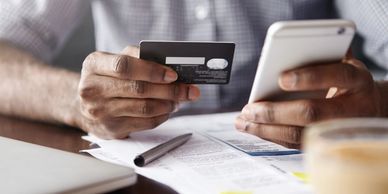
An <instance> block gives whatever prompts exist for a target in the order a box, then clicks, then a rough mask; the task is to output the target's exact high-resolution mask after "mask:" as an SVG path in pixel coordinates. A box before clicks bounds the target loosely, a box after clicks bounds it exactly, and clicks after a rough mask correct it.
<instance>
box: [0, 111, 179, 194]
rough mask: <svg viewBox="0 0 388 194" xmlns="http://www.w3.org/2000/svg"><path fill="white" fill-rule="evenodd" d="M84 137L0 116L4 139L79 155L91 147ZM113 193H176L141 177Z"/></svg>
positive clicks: (76, 131)
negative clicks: (129, 185) (132, 183)
mask: <svg viewBox="0 0 388 194" xmlns="http://www.w3.org/2000/svg"><path fill="white" fill-rule="evenodd" d="M82 135H85V133H84V132H82V131H81V130H79V129H75V128H71V127H65V126H56V125H50V124H46V123H38V122H33V121H27V120H22V119H17V118H11V117H6V116H1V115H0V136H3V137H9V138H12V139H17V140H22V141H25V142H30V143H34V144H39V145H43V146H47V147H52V148H56V149H60V150H65V151H69V152H74V153H78V151H79V150H81V149H87V148H88V147H89V143H88V142H86V141H84V140H82V139H81V136H82ZM112 193H130V194H140V193H145V194H147V193H165V194H172V193H176V192H175V191H174V190H172V189H171V188H169V187H168V186H166V185H163V184H160V183H158V182H156V181H153V180H150V179H148V178H145V177H143V176H140V175H139V176H138V182H137V183H136V184H135V185H133V186H131V187H128V188H125V189H121V190H117V191H114V192H112Z"/></svg>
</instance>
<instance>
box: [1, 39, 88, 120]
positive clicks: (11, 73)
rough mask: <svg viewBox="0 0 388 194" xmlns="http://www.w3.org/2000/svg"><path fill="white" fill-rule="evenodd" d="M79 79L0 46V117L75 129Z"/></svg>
mask: <svg viewBox="0 0 388 194" xmlns="http://www.w3.org/2000/svg"><path fill="white" fill-rule="evenodd" d="M79 77H80V76H79V74H78V73H74V72H70V71H66V70H62V69H58V68H54V67H51V66H49V65H46V64H44V63H43V62H41V61H40V60H38V59H36V58H34V57H33V56H31V55H30V54H28V53H27V52H24V51H22V50H20V49H17V48H14V47H12V46H10V45H8V44H6V43H2V42H0V94H1V95H0V114H5V115H12V116H18V117H24V118H28V119H33V120H40V121H45V122H52V123H65V124H68V125H72V126H75V121H74V120H73V118H74V115H73V114H74V113H75V107H76V101H77V98H76V94H77V87H78V82H79Z"/></svg>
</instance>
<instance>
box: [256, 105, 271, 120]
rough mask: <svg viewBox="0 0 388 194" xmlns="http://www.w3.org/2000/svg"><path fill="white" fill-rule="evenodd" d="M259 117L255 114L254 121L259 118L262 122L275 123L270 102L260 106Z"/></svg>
mask: <svg viewBox="0 0 388 194" xmlns="http://www.w3.org/2000/svg"><path fill="white" fill-rule="evenodd" d="M260 113H261V114H260V115H258V114H255V120H258V119H259V118H258V117H261V118H262V120H263V121H264V122H267V123H272V122H274V121H275V113H274V106H273V104H272V103H270V102H265V103H263V104H262V105H261V109H260Z"/></svg>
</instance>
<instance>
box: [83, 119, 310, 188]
mask: <svg viewBox="0 0 388 194" xmlns="http://www.w3.org/2000/svg"><path fill="white" fill-rule="evenodd" d="M235 116H236V114H235V113H232V114H215V115H201V116H185V117H178V118H174V119H170V120H169V121H168V122H166V123H164V124H163V125H161V126H160V127H158V128H156V129H153V130H148V131H142V132H136V133H132V134H131V137H130V138H128V139H125V140H101V139H98V138H96V137H94V136H87V137H85V139H87V140H88V141H91V142H94V143H97V144H98V145H99V146H100V148H96V149H92V150H87V152H89V153H90V154H91V155H93V156H94V157H96V158H99V159H102V160H105V161H108V162H113V163H117V164H121V165H126V166H130V167H132V168H135V169H136V172H137V173H139V174H141V175H143V176H146V177H149V178H151V179H154V180H156V181H159V182H161V183H164V184H166V185H168V186H170V187H171V188H173V189H174V190H176V191H177V192H179V193H188V194H191V193H193V194H194V193H203V194H205V193H209V194H210V193H220V194H221V193H227V192H247V193H252V194H253V193H282V194H283V193H298V194H301V193H310V188H309V187H308V186H307V185H305V184H303V183H301V182H299V181H297V179H294V178H293V177H291V176H289V175H288V173H287V172H288V171H289V170H297V171H300V170H302V167H301V162H300V160H299V161H298V160H295V158H296V157H299V158H300V154H299V155H287V156H267V158H262V157H258V156H256V157H253V156H250V155H248V154H246V153H244V152H241V151H239V150H237V149H234V148H232V147H231V146H229V145H227V144H225V143H224V142H223V141H220V139H219V138H215V137H216V134H211V133H217V132H215V131H217V130H219V129H223V130H225V131H230V132H231V133H235V132H236V131H235V129H234V127H233V121H234V117H235ZM199 121H201V122H199ZM209 130H210V132H209ZM187 132H193V133H194V134H193V137H192V138H191V139H190V140H189V141H188V142H187V143H185V144H184V145H182V146H181V147H179V148H177V149H175V150H173V151H171V152H169V153H168V154H167V155H165V156H163V157H161V158H159V159H158V160H156V161H154V162H152V163H150V164H148V165H147V166H145V167H141V168H140V167H136V166H135V165H134V164H133V159H134V158H135V156H136V155H138V154H139V153H142V152H144V151H146V150H148V149H150V148H151V147H153V146H155V145H158V144H160V143H162V142H164V141H166V140H168V139H171V138H173V137H176V136H178V135H181V134H184V133H187ZM238 134H239V133H238ZM240 135H241V134H240ZM266 143H267V144H269V145H265V147H266V149H267V148H268V147H270V146H273V145H270V144H272V143H269V142H266ZM282 149H285V148H282ZM285 150H286V149H285ZM277 157H283V159H280V160H278V161H274V160H277V159H276V158H277ZM287 157H293V159H287ZM271 158H272V159H271ZM282 160H284V161H282ZM279 161H280V162H279ZM282 165H284V166H282ZM289 167H290V169H288V168H289ZM291 168H292V169H291Z"/></svg>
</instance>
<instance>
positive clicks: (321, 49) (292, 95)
mask: <svg viewBox="0 0 388 194" xmlns="http://www.w3.org/2000/svg"><path fill="white" fill-rule="evenodd" d="M354 34H355V24H354V23H353V22H351V21H348V20H340V19H333V20H299V21H281V22H276V23H274V24H272V25H271V26H270V28H269V29H268V32H267V36H266V39H265V42H264V46H263V49H262V51H261V58H260V61H259V64H258V68H257V72H256V76H255V80H254V82H253V86H252V90H251V94H250V97H249V103H252V102H256V101H259V100H275V101H276V100H286V99H297V98H305V97H308V98H312V97H313V96H314V92H284V91H282V90H281V89H280V87H279V85H278V79H279V76H280V75H281V73H282V72H284V71H287V70H290V69H294V68H297V67H301V66H304V65H308V64H313V63H321V62H327V61H340V60H341V59H342V58H343V57H344V56H345V54H346V52H347V51H348V49H349V47H350V43H351V42H352V39H353V36H354ZM315 93H316V92H315ZM321 94H322V93H321Z"/></svg>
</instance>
